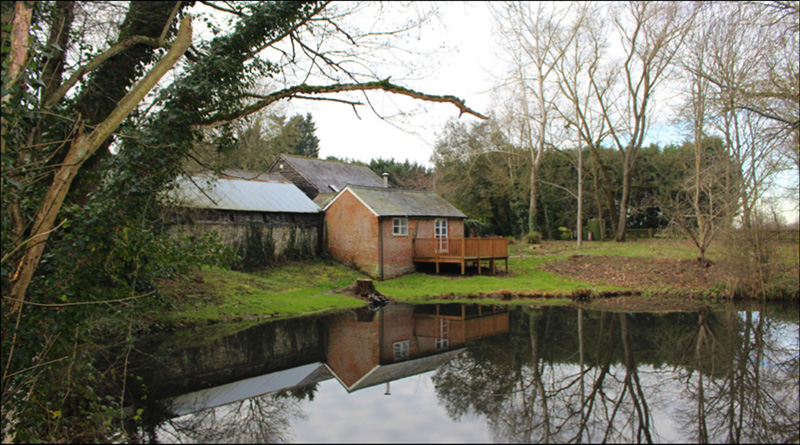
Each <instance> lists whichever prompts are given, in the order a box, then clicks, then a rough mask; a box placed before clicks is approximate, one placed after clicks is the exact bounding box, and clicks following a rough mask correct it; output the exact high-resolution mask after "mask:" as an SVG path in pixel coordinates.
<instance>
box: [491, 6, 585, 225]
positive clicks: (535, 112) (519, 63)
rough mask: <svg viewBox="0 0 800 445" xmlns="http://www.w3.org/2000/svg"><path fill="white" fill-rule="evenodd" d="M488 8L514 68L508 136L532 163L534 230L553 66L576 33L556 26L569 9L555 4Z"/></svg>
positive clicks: (550, 111) (531, 217)
mask: <svg viewBox="0 0 800 445" xmlns="http://www.w3.org/2000/svg"><path fill="white" fill-rule="evenodd" d="M492 10H493V13H494V17H495V21H496V23H497V25H498V28H499V31H500V35H501V37H502V39H503V45H504V46H505V48H504V49H505V52H506V55H507V56H508V57H509V58H510V59H511V60H510V62H511V66H512V71H511V73H510V75H509V76H508V79H507V81H506V84H505V85H504V86H505V87H510V88H511V89H512V91H514V95H515V97H516V98H517V101H515V102H516V103H515V104H514V105H513V110H512V116H513V118H512V120H514V121H516V122H517V124H516V125H515V127H516V128H515V130H516V131H514V133H516V134H514V135H513V136H516V137H511V138H510V139H511V140H517V141H519V145H520V146H521V147H525V149H526V151H527V152H528V155H529V162H530V164H531V174H530V207H529V211H528V231H529V232H533V231H535V230H536V216H537V215H536V214H537V199H536V194H537V190H538V185H539V180H538V172H539V168H540V167H541V164H542V160H543V159H544V152H545V148H546V147H547V146H548V145H551V144H552V143H551V142H550V141H549V140H550V139H551V134H550V133H551V129H550V128H549V126H550V125H551V122H550V119H551V117H552V116H553V106H552V103H553V100H554V97H555V94H556V92H557V89H556V87H555V74H556V73H555V68H556V65H557V64H558V62H559V60H560V59H561V58H563V57H564V53H565V51H566V48H567V47H568V45H569V43H570V42H571V41H572V40H573V38H574V33H573V32H570V30H569V29H567V30H565V29H563V28H562V27H561V26H560V23H561V22H562V21H563V20H565V17H566V15H567V13H568V11H569V10H568V9H567V8H560V7H558V6H556V5H553V4H546V3H542V2H535V3H529V2H506V3H504V4H503V5H502V6H496V7H493V9H492ZM510 136H511V135H510Z"/></svg>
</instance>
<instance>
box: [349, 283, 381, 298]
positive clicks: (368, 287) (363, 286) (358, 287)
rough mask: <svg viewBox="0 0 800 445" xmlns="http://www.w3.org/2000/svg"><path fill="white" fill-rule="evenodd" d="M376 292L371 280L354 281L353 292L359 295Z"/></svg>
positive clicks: (368, 294) (365, 295)
mask: <svg viewBox="0 0 800 445" xmlns="http://www.w3.org/2000/svg"><path fill="white" fill-rule="evenodd" d="M377 292H378V291H377V290H376V289H375V284H374V283H373V282H372V280H356V283H355V284H354V285H353V293H354V294H356V295H358V296H359V297H368V296H370V295H374V294H376V293H377Z"/></svg>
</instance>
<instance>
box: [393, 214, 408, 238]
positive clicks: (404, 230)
mask: <svg viewBox="0 0 800 445" xmlns="http://www.w3.org/2000/svg"><path fill="white" fill-rule="evenodd" d="M392 235H395V236H407V235H408V218H393V219H392Z"/></svg>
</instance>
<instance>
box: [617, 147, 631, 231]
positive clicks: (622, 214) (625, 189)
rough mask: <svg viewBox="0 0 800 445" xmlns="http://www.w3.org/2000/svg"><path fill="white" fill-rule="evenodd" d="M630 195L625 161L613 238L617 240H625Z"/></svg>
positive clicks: (629, 171) (629, 177)
mask: <svg viewBox="0 0 800 445" xmlns="http://www.w3.org/2000/svg"><path fill="white" fill-rule="evenodd" d="M630 197H631V168H630V166H629V163H628V162H627V156H626V162H625V166H624V167H623V174H622V199H620V201H619V221H618V222H617V232H616V235H615V236H614V239H615V240H616V241H617V242H622V241H625V226H627V225H628V201H629V200H630Z"/></svg>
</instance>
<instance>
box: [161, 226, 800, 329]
mask: <svg viewBox="0 0 800 445" xmlns="http://www.w3.org/2000/svg"><path fill="white" fill-rule="evenodd" d="M787 253H788V255H789V257H787V258H789V260H790V261H791V258H793V257H792V255H794V256H796V253H795V254H792V253H791V252H788V251H787ZM509 254H510V260H509V272H508V273H505V272H504V271H503V272H501V273H498V274H497V275H496V276H489V275H485V274H484V275H477V274H476V271H475V270H474V269H472V270H468V273H467V275H464V276H462V275H460V270H459V268H457V267H451V268H446V267H444V266H443V272H444V273H442V274H441V275H436V274H434V273H433V272H432V271H431V272H417V273H413V274H409V275H405V276H402V277H399V278H395V279H391V280H386V281H384V282H376V283H375V284H376V288H377V289H378V291H380V292H381V293H383V294H384V295H386V296H388V297H390V298H392V299H394V300H397V301H405V302H410V303H419V302H423V301H424V302H438V301H447V302H472V303H475V302H485V303H494V304H497V303H503V304H531V300H530V299H510V298H508V296H510V295H514V296H523V297H526V296H527V297H538V298H536V300H537V301H536V304H569V303H571V299H570V298H568V296H570V295H575V294H576V293H581V292H617V291H631V290H637V291H644V292H645V294H652V293H653V292H652V291H648V288H647V287H646V286H632V285H619V284H618V285H611V284H596V283H597V282H598V280H593V281H594V283H592V282H590V281H581V280H578V279H573V278H570V277H568V276H565V275H559V274H557V273H551V272H545V271H543V270H540V268H541V267H544V266H546V265H549V264H558V263H559V262H562V263H567V262H569V261H575V259H576V258H579V257H586V258H592V259H595V260H596V259H598V258H610V259H614V258H615V257H616V258H621V257H624V258H629V259H630V258H634V259H635V258H641V259H642V260H643V262H645V261H662V260H675V261H678V260H684V261H686V262H687V264H688V263H689V262H690V260H692V259H694V258H695V254H696V250H695V249H694V248H693V246H692V244H691V243H689V242H686V241H675V240H643V241H631V242H626V243H615V242H591V243H585V244H584V245H583V247H582V248H581V249H578V248H577V246H576V245H575V243H574V242H557V241H556V242H545V243H543V244H541V245H538V246H529V245H527V244H513V245H511V246H509ZM719 255H721V253H720V252H719V251H718V250H715V249H712V250H711V251H710V252H709V253H708V258H709V259H711V260H712V261H714V262H716V261H717V258H718V256H719ZM500 266H501V270H502V263H501V264H500ZM359 278H368V277H366V276H365V275H363V274H361V273H359V272H357V271H354V270H352V269H348V268H347V267H345V266H343V265H342V264H339V263H336V262H332V261H329V262H313V263H295V264H290V265H286V266H282V267H277V268H272V269H269V270H265V271H260V272H255V273H241V272H235V271H230V270H223V269H218V268H205V269H203V270H200V271H197V272H194V273H192V274H190V275H188V276H185V277H181V278H179V279H173V280H165V281H163V282H161V283H159V292H160V293H161V294H162V295H163V296H164V297H165V301H168V302H170V305H169V307H168V310H162V311H158V312H154V313H151V314H148V317H149V319H150V321H152V322H154V323H158V324H166V325H186V324H198V323H199V324H202V323H214V322H220V321H241V320H262V319H269V318H277V317H287V316H296V315H302V314H310V313H315V312H322V311H328V310H336V309H344V308H353V307H359V306H363V305H364V302H363V301H361V300H359V299H356V298H354V297H351V296H347V295H342V294H337V293H334V292H333V291H334V290H337V289H341V288H343V287H346V286H349V285H351V284H353V283H354V282H355V280H356V279H359ZM600 281H602V280H600ZM711 285H714V283H712V284H711ZM711 285H710V286H711ZM542 297H547V298H542Z"/></svg>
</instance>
